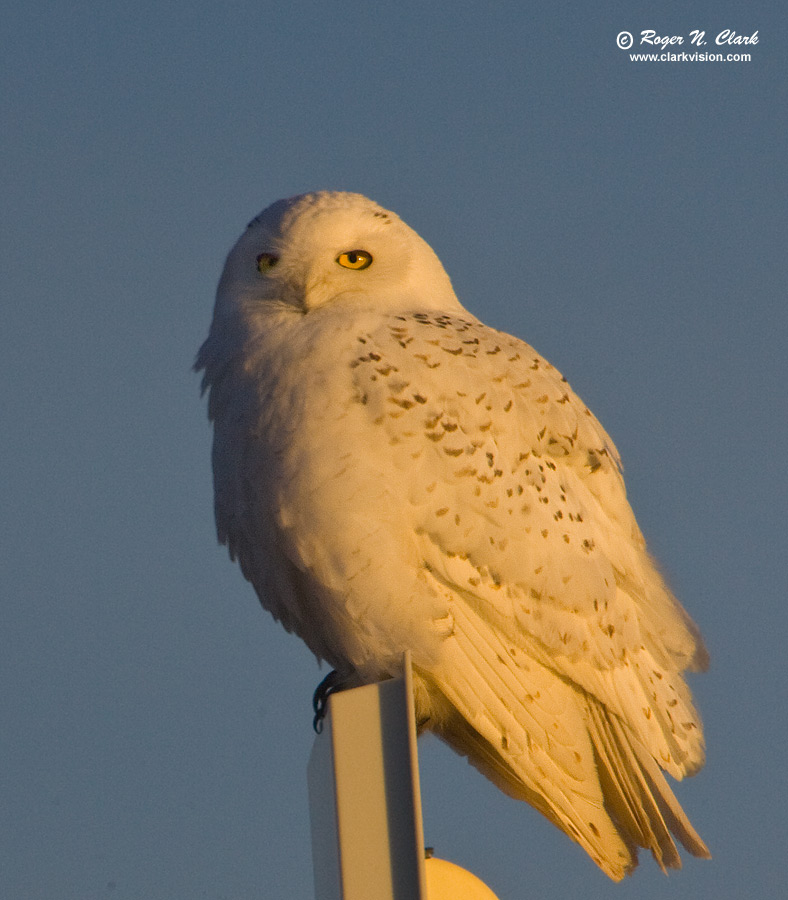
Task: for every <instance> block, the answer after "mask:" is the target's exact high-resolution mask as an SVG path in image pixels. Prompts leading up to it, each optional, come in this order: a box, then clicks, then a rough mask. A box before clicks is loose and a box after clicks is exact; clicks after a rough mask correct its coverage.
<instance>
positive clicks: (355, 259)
mask: <svg viewBox="0 0 788 900" xmlns="http://www.w3.org/2000/svg"><path fill="white" fill-rule="evenodd" d="M337 262H338V263H339V265H340V266H344V267H345V268H346V269H366V268H367V266H371V265H372V254H371V253H367V251H366V250H347V251H346V252H345V253H340V254H339V256H338V257H337Z"/></svg>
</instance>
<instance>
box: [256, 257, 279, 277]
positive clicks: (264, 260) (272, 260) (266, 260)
mask: <svg viewBox="0 0 788 900" xmlns="http://www.w3.org/2000/svg"><path fill="white" fill-rule="evenodd" d="M278 262H279V257H278V256H276V255H275V254H274V253H261V254H260V255H259V256H258V257H257V271H258V272H259V273H260V274H261V275H265V273H266V272H268V271H269V270H270V269H273V267H274V266H275V265H276V264H277V263H278Z"/></svg>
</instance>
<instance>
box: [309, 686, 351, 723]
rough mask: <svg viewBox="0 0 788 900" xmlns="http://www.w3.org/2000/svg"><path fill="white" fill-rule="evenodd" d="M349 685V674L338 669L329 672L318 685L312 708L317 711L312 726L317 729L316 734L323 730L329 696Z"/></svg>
mask: <svg viewBox="0 0 788 900" xmlns="http://www.w3.org/2000/svg"><path fill="white" fill-rule="evenodd" d="M348 686H349V685H348V678H347V676H346V675H342V674H341V673H339V672H337V671H333V672H329V673H328V675H326V677H325V678H324V679H323V680H322V681H321V682H320V684H319V685H318V686H317V689H316V690H315V693H314V695H313V696H312V709H313V710H314V711H315V717H314V719H312V727H313V728H314V729H315V734H320V733H321V732H322V731H323V719H325V717H326V713H327V712H328V698H329V697H330V696H331V694H333V693H334V692H335V691H341V690H342V689H343V688H344V687H348Z"/></svg>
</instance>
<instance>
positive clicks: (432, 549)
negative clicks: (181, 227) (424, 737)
mask: <svg viewBox="0 0 788 900" xmlns="http://www.w3.org/2000/svg"><path fill="white" fill-rule="evenodd" d="M196 368H197V369H198V370H203V371H204V380H203V387H204V389H207V390H209V392H210V397H209V415H210V418H211V419H212V420H213V424H214V443H213V473H214V486H215V513H216V522H217V529H218V535H219V539H220V541H221V542H222V543H225V544H226V545H227V546H228V548H229V552H230V556H231V557H232V558H233V559H237V560H238V561H239V563H240V566H241V569H242V570H243V573H244V575H245V576H246V578H247V579H248V580H249V581H250V582H251V583H252V585H253V586H254V588H255V590H256V592H257V594H258V596H259V598H260V600H261V602H262V604H263V606H264V607H265V608H266V609H267V610H269V612H271V613H272V615H273V616H274V617H275V618H276V619H277V620H279V621H280V622H281V623H282V624H283V625H284V627H285V628H286V629H288V631H292V632H295V633H296V634H298V635H299V636H300V637H301V638H302V639H303V640H304V641H305V642H306V644H307V645H308V646H309V647H310V649H311V650H312V651H313V652H314V654H315V655H316V656H317V657H318V658H319V659H322V660H326V661H327V662H328V663H330V665H331V666H332V667H333V668H334V669H336V670H337V672H338V673H340V676H341V677H342V678H345V679H347V680H348V681H350V680H355V682H356V683H368V682H373V681H377V680H380V679H384V678H387V677H391V676H396V675H398V674H400V671H401V667H402V659H403V652H404V651H405V650H406V649H407V650H410V651H411V655H412V660H413V671H414V695H415V705H416V714H417V719H418V723H419V726H420V728H427V729H429V730H431V731H433V732H434V733H435V734H436V735H438V736H439V737H440V738H442V739H443V740H444V741H446V742H447V743H448V744H449V745H450V746H451V747H453V748H454V749H455V750H456V751H457V752H459V753H461V754H463V755H465V756H467V757H468V759H469V760H470V762H471V763H472V764H473V765H474V766H476V768H478V769H479V770H480V771H481V772H482V773H484V774H485V775H486V776H487V777H488V778H489V779H490V780H491V781H493V782H494V783H495V784H496V785H497V786H498V787H499V788H501V789H502V790H503V791H505V792H506V793H507V794H509V795H511V796H512V797H515V798H518V799H521V800H525V801H527V802H528V803H530V804H531V805H532V806H534V807H535V808H536V809H538V810H539V812H541V813H543V814H544V815H545V816H546V817H547V818H548V819H549V820H550V821H551V822H553V823H554V824H555V825H556V826H558V828H560V829H562V830H563V831H564V832H566V834H567V835H569V837H571V838H572V839H573V840H575V841H576V842H577V843H578V844H580V845H581V846H582V847H583V848H584V849H585V850H586V852H587V853H588V854H589V855H590V857H591V858H592V859H593V860H594V862H595V863H596V864H597V865H598V866H600V868H602V869H603V870H604V871H605V872H606V873H607V874H608V875H609V876H610V877H611V878H613V879H616V880H618V879H620V878H622V877H623V876H624V875H626V874H627V873H629V872H630V871H631V870H632V869H633V868H634V867H635V865H636V864H637V851H638V848H639V847H644V848H647V849H648V850H650V851H651V853H652V854H653V856H654V858H655V859H656V861H657V863H659V865H660V866H661V867H662V868H663V869H665V868H666V867H678V866H680V865H681V862H680V858H679V853H678V851H677V849H676V845H675V843H674V841H673V837H672V836H671V832H672V834H673V836H675V837H676V838H677V839H678V840H679V841H680V842H681V843H682V844H683V845H684V847H685V848H686V849H687V850H688V851H689V852H690V853H692V854H694V855H695V856H701V857H708V856H709V852H708V850H707V849H706V846H705V845H704V843H703V841H702V840H701V838H700V837H699V836H698V834H697V833H696V831H695V830H694V829H693V827H692V825H691V824H690V822H689V820H688V819H687V816H686V815H685V813H684V811H683V810H682V808H681V807H680V805H679V803H678V801H677V800H676V798H675V797H674V795H673V793H672V791H671V789H670V787H669V786H668V783H667V781H666V780H665V777H664V775H663V770H664V771H665V772H667V773H669V774H670V775H672V776H673V777H674V778H677V779H680V778H682V777H683V776H684V775H692V774H693V773H695V772H697V770H698V769H699V768H700V767H701V766H702V765H703V760H704V742H703V734H702V729H701V723H700V718H699V716H698V713H697V712H696V711H695V708H694V706H693V703H692V698H691V696H690V692H689V689H688V687H687V685H686V683H685V681H684V679H683V677H682V672H683V671H684V670H685V669H702V668H704V666H705V664H706V661H707V654H706V651H705V648H704V646H703V642H702V640H701V638H700V635H699V633H698V630H697V628H696V627H695V625H694V624H693V622H692V621H691V620H690V618H689V616H688V615H687V614H686V613H685V612H684V610H683V609H682V607H681V606H680V605H679V603H678V601H677V600H676V599H675V598H674V597H673V596H672V594H671V593H670V591H669V590H668V588H667V587H666V585H665V583H664V582H663V580H662V578H661V577H660V575H659V573H658V572H657V569H656V568H655V566H654V563H653V561H652V560H651V558H650V557H649V555H648V553H647V551H646V547H645V543H644V540H643V537H642V535H641V532H640V530H639V528H638V526H637V524H636V522H635V518H634V516H633V513H632V510H631V509H630V506H629V504H628V502H627V499H626V494H625V490H624V483H623V480H622V477H621V468H620V463H619V458H618V454H617V452H616V448H615V447H614V445H613V442H612V441H611V439H610V437H608V435H607V434H606V433H605V430H604V429H603V428H602V426H601V425H600V424H599V422H598V421H597V420H596V418H594V416H593V415H592V414H591V412H590V411H589V409H588V408H587V407H586V406H585V404H584V403H583V402H582V400H580V399H579V398H578V396H577V395H576V394H574V393H573V391H572V390H571V388H570V387H569V385H568V384H567V382H566V379H564V378H563V377H562V376H561V374H560V373H559V372H557V371H556V369H555V368H554V367H553V366H551V365H550V364H549V363H548V362H547V361H546V360H545V359H543V358H542V357H541V356H539V354H538V353H536V351H535V350H533V349H532V348H531V347H530V346H528V344H525V343H524V342H523V341H521V340H518V339H517V338H514V337H511V336H510V335H508V334H504V333H502V332H500V331H496V330H495V329H493V328H489V327H487V326H486V325H484V324H482V322H480V321H479V320H478V319H477V318H476V317H475V316H473V315H472V314H471V313H469V312H468V311H467V310H465V308H464V307H463V306H462V305H461V304H460V302H459V300H458V299H457V297H456V296H455V294H454V291H453V289H452V286H451V282H450V281H449V277H448V275H447V274H446V272H445V270H444V269H443V266H442V265H441V263H440V261H439V260H438V258H437V256H436V255H435V253H434V252H433V251H432V249H431V248H430V247H429V246H428V245H427V244H426V243H425V242H424V241H423V240H422V239H421V238H420V237H419V236H418V235H417V234H416V232H415V231H413V230H412V229H411V228H409V227H408V226H407V225H406V224H405V223H404V222H403V221H402V220H401V219H400V218H399V217H398V216H396V215H395V214H394V213H392V212H389V211H388V210H385V209H382V208H381V207H380V206H378V205H377V204H375V203H373V202H372V201H371V200H368V199H367V198H365V197H363V196H361V195H359V194H350V193H330V192H318V193H312V194H304V195H301V196H298V197H293V198H291V199H288V200H280V201H278V202H277V203H274V204H273V205H272V206H270V207H268V208H267V209H266V210H264V211H263V212H262V213H261V214H260V215H259V216H258V217H257V218H256V219H254V220H253V221H252V222H251V223H250V225H249V226H248V228H247V229H246V231H245V233H244V234H243V235H242V236H241V238H240V239H239V240H238V242H237V244H236V245H235V247H234V248H233V249H232V251H231V252H230V254H229V257H228V259H227V263H226V265H225V268H224V272H223V274H222V277H221V281H220V283H219V288H218V292H217V298H216V305H215V309H214V315H213V322H212V324H211V329H210V334H209V336H208V338H207V340H206V341H205V343H204V344H203V346H202V348H201V349H200V351H199V354H198V357H197V362H196Z"/></svg>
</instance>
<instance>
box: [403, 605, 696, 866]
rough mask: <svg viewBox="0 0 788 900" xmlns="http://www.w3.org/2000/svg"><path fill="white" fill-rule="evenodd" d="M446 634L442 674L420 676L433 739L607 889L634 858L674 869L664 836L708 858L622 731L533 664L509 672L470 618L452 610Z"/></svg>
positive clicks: (500, 649) (646, 757) (675, 858)
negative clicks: (559, 840) (556, 836)
mask: <svg viewBox="0 0 788 900" xmlns="http://www.w3.org/2000/svg"><path fill="white" fill-rule="evenodd" d="M455 626H456V627H455V631H454V635H453V638H452V639H451V640H450V641H447V642H446V644H445V645H444V648H443V650H444V654H445V655H444V659H443V660H442V662H443V665H441V666H439V667H438V668H436V669H433V670H432V671H431V672H429V673H427V672H424V671H423V670H422V672H421V673H419V674H420V675H421V677H422V678H424V680H425V681H426V682H428V690H429V693H430V695H431V697H432V698H433V704H434V705H433V711H434V718H433V720H432V721H431V722H430V724H429V727H430V728H432V729H433V730H434V731H435V732H436V733H437V734H438V735H439V736H440V737H441V738H443V739H444V740H445V741H446V742H447V743H448V744H449V745H450V746H452V747H453V748H454V749H455V750H456V751H457V752H458V753H460V754H462V755H463V756H467V757H468V760H469V761H470V762H471V763H472V764H473V765H474V766H475V767H476V768H477V769H479V771H481V772H482V774H484V775H485V776H486V777H488V778H489V779H490V780H491V781H492V782H493V783H494V784H496V785H497V786H498V787H499V788H500V789H501V790H503V791H504V792H505V793H507V794H508V795H509V796H511V797H514V798H516V799H519V800H525V801H526V802H527V803H529V804H530V805H532V806H533V807H534V808H535V809H537V810H538V811H539V812H541V813H542V814H543V815H544V816H546V818H547V819H549V820H550V821H551V822H552V823H553V824H554V825H556V826H557V827H558V828H560V829H561V830H562V831H563V832H565V833H566V834H567V835H569V837H571V838H572V839H573V840H575V841H576V842H577V843H579V844H580V845H581V846H582V847H583V849H584V850H585V851H586V852H587V853H588V855H589V856H590V857H591V858H592V859H593V861H594V862H595V863H596V864H597V865H598V866H599V867H600V868H601V869H602V870H603V871H604V872H605V873H606V874H607V875H608V876H610V878H612V879H613V880H615V881H619V880H621V879H622V878H623V877H624V876H625V875H628V874H629V873H630V872H631V871H632V870H633V869H634V868H635V866H636V865H637V851H638V847H643V848H645V849H648V850H650V851H651V853H652V854H653V856H654V858H655V859H656V861H657V863H658V864H659V865H660V867H661V868H662V869H663V871H664V870H666V869H667V868H678V867H680V866H681V860H680V857H679V853H678V850H677V849H676V845H675V843H674V842H673V839H672V837H671V831H672V832H673V833H674V834H675V836H676V837H677V838H678V840H679V841H680V842H681V843H682V844H683V845H684V846H685V847H686V848H687V850H688V851H689V852H690V853H692V854H693V855H695V856H700V857H708V856H709V855H710V854H709V851H708V849H707V848H706V845H705V844H704V843H703V841H702V840H701V838H700V837H699V835H698V834H697V832H696V831H695V830H694V829H693V827H692V825H691V824H690V822H689V820H688V819H687V816H686V815H685V813H684V811H683V810H682V809H681V807H680V805H679V803H678V801H677V800H676V798H675V797H674V795H673V792H672V791H671V789H670V787H669V786H668V784H667V782H666V781H665V778H664V776H663V775H662V772H661V771H660V769H659V766H658V765H657V763H656V762H655V761H654V759H653V757H652V756H651V754H650V753H649V752H648V750H647V749H646V748H645V747H644V746H643V745H642V744H641V743H640V741H639V740H638V739H637V738H636V737H635V736H634V735H633V734H632V733H631V732H630V730H629V729H628V728H627V727H626V726H625V725H624V723H622V722H621V721H620V720H619V719H618V718H617V717H616V716H614V715H612V714H610V713H609V712H608V711H607V710H606V708H605V707H604V706H603V705H602V704H600V703H599V702H598V701H597V700H595V699H594V698H593V697H591V696H590V695H589V694H587V693H585V692H584V691H583V690H582V689H580V688H578V687H577V686H573V685H570V684H568V683H566V682H565V681H563V680H561V679H559V678H556V676H555V673H553V672H552V671H549V670H547V669H545V668H544V667H542V666H541V665H539V664H538V663H536V662H534V661H533V660H531V661H529V663H528V666H527V667H526V668H524V667H522V665H518V664H515V662H514V661H513V659H512V657H511V655H510V654H509V652H508V651H507V648H506V647H505V646H504V645H503V644H502V643H501V642H500V640H499V638H498V636H497V635H496V634H495V633H494V632H493V631H492V629H489V628H488V627H486V625H485V623H483V622H482V621H481V620H480V619H478V618H477V617H475V616H472V615H467V616H465V615H462V614H461V612H460V610H459V609H456V610H455ZM441 676H444V677H441ZM430 682H431V683H430Z"/></svg>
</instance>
